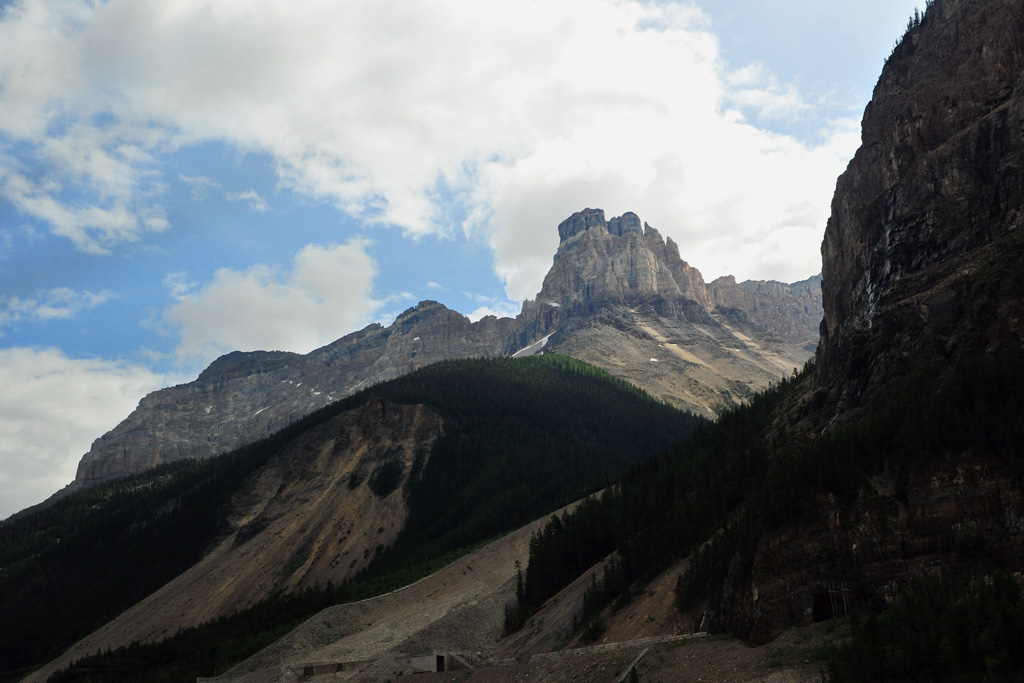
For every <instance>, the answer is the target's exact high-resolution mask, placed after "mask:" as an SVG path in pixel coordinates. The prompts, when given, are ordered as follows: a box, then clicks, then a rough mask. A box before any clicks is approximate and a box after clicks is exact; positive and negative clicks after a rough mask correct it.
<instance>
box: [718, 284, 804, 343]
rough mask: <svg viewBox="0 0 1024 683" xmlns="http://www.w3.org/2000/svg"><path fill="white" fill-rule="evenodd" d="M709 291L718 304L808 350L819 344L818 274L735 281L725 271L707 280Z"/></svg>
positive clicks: (719, 306)
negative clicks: (781, 279) (788, 279)
mask: <svg viewBox="0 0 1024 683" xmlns="http://www.w3.org/2000/svg"><path fill="white" fill-rule="evenodd" d="M708 294H709V295H710V296H711V300H712V302H713V303H714V305H715V306H716V307H718V308H731V309H735V310H737V311H742V312H743V313H745V314H746V316H747V317H748V318H749V319H750V321H751V322H753V323H755V324H757V325H760V326H761V327H763V328H765V329H766V330H770V331H771V332H773V333H774V334H776V335H778V336H779V337H781V338H782V339H784V340H786V341H788V342H791V343H793V344H798V345H800V346H802V347H803V348H805V349H807V350H808V351H814V350H815V349H816V348H818V329H819V326H820V324H821V275H815V276H814V277H810V278H807V279H806V280H801V281H800V282H794V283H793V284H791V285H790V284H786V283H784V282H776V281H774V280H768V281H765V280H746V281H745V282H740V283H738V284H737V282H736V278H734V277H733V276H731V275H726V276H725V277H720V278H718V279H717V280H714V281H713V282H711V283H709V284H708Z"/></svg>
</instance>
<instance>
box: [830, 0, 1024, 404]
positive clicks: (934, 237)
mask: <svg viewBox="0 0 1024 683" xmlns="http://www.w3.org/2000/svg"><path fill="white" fill-rule="evenodd" d="M1022 70H1024V6H1022V5H1021V4H1020V3H1018V2H1013V1H1012V0H985V1H983V2H970V3H968V2H960V1H955V0H945V1H943V0H939V1H937V2H936V3H935V4H934V5H933V6H932V7H931V8H930V9H929V10H928V12H927V13H926V15H925V18H924V20H923V21H922V22H921V24H920V25H919V26H917V27H915V28H912V29H911V30H910V31H909V32H908V33H907V35H906V36H904V38H903V40H902V41H901V42H900V43H899V45H898V46H897V48H896V49H895V50H894V52H893V55H892V56H891V57H890V58H889V60H888V62H887V63H886V65H885V68H884V69H883V71H882V75H881V77H880V78H879V81H878V85H877V86H876V87H875V91H874V95H873V98H872V100H871V102H870V104H869V105H868V107H867V109H866V110H865V113H864V119H863V124H862V131H863V132H862V138H863V139H862V145H861V148H860V149H859V150H858V152H857V154H856V156H855V157H854V159H853V161H851V163H850V165H849V167H848V169H847V171H846V172H845V173H844V174H843V175H842V176H841V177H840V179H839V181H838V183H837V186H836V193H835V197H834V199H833V202H832V216H831V218H830V219H829V222H828V225H827V227H826V230H825V238H824V241H823V242H822V247H821V253H822V262H823V283H822V303H823V309H824V321H823V323H822V326H821V345H820V348H819V351H818V373H819V386H820V387H821V389H822V391H823V392H824V393H825V394H826V395H827V397H828V400H829V401H830V402H831V403H832V404H838V403H839V402H841V401H845V402H846V403H847V404H850V403H851V402H853V401H855V400H856V399H857V397H858V396H859V395H860V394H861V393H862V392H863V391H865V390H866V389H870V388H871V387H873V386H880V385H881V384H882V383H883V382H884V380H885V378H886V377H887V376H889V375H892V374H893V373H898V372H899V371H900V365H901V364H902V363H903V361H902V358H905V357H906V356H907V354H913V355H919V354H927V355H929V356H933V357H940V358H941V357H946V358H949V357H952V356H953V355H956V354H958V353H961V352H964V351H968V350H971V349H977V350H984V349H994V348H998V347H1000V346H1003V345H1006V344H1018V345H1019V344H1020V343H1021V339H1022V336H1021V332H1022V330H1021V307H1020V301H1019V296H1017V294H1018V293H1019V287H1020V284H1019V280H1020V270H1021V260H1020V257H1019V255H1020V254H1021V253H1022V245H1024V241H1022V240H1024V237H1022V235H1021V230H1020V226H1021V222H1022V221H1024V215H1022V213H1021V205H1022V201H1024V144H1022V142H1024V139H1022V135H1024V99H1022V94H1024V93H1022V91H1024V73H1022Z"/></svg>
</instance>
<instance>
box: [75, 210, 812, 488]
mask: <svg viewBox="0 0 1024 683" xmlns="http://www.w3.org/2000/svg"><path fill="white" fill-rule="evenodd" d="M558 231H559V234H560V236H561V241H560V244H559V248H558V251H557V252H556V254H555V256H554V259H553V264H552V268H551V270H550V272H549V273H548V275H547V277H546V278H545V280H544V285H543V287H542V289H541V291H540V293H538V295H537V297H536V299H535V300H532V301H531V300H527V301H525V302H524V304H523V309H522V312H521V313H520V314H519V316H517V317H516V318H497V317H494V316H486V317H484V318H482V319H480V320H478V321H476V322H472V321H470V320H469V319H468V318H466V317H465V316H463V315H462V314H460V313H458V312H456V311H452V310H450V309H448V308H447V307H445V306H444V305H443V304H441V303H438V302H436V301H422V302H420V303H419V304H417V305H416V306H413V307H410V308H408V309H406V310H405V311H404V312H402V313H401V314H400V315H399V316H398V317H397V318H396V319H395V321H394V322H393V323H392V324H391V325H389V326H387V327H384V326H383V325H380V324H379V323H373V324H371V325H368V326H366V327H365V328H363V329H361V330H358V331H356V332H353V333H351V334H348V335H345V336H344V337H342V338H340V339H338V340H337V341H335V342H332V343H330V344H327V345H326V346H323V347H321V348H319V349H315V350H313V351H311V352H310V353H308V354H295V353H289V352H282V351H254V352H240V351H234V352H231V353H228V354H225V355H224V356H221V357H220V358H218V359H216V360H215V361H214V362H213V363H211V364H210V365H209V366H208V367H207V368H206V369H205V370H203V371H202V372H201V373H200V374H199V376H198V377H197V379H196V380H194V381H192V382H189V383H186V384H182V385H178V386H176V387H170V388H167V389H161V390H159V391H156V392H153V393H151V394H149V395H148V396H146V397H145V398H143V399H142V401H141V402H140V403H139V406H138V407H137V408H136V409H135V410H134V411H133V412H132V413H131V414H130V415H129V416H128V417H126V418H125V419H124V420H123V421H122V422H121V423H120V424H118V425H117V426H116V427H114V429H112V430H111V431H109V432H107V433H106V434H104V435H102V436H101V437H99V438H98V439H97V440H96V441H95V442H94V443H93V445H92V447H91V448H90V450H89V452H88V453H86V454H85V455H84V456H83V457H82V459H81V461H80V462H79V465H78V469H77V473H76V477H75V480H74V482H72V484H70V485H69V487H68V488H67V489H66V490H65V491H63V492H61V493H60V494H58V495H63V494H66V493H67V492H70V491H74V490H77V489H79V488H81V487H83V486H88V485H91V484H93V483H98V482H101V481H105V480H108V479H110V478H113V477H119V476H123V475H125V474H127V473H131V472H136V471H139V470H142V469H145V468H147V467H152V466H155V465H158V464H161V463H163V462H170V461H174V460H178V459H181V458H189V457H199V458H204V457H210V456H213V455H217V454H218V453H222V452H225V451H228V450H231V449H233V448H236V447H238V446H241V445H243V444H244V443H247V442H248V441H252V440H255V439H258V438H262V437H264V436H267V435H269V434H271V433H273V432H274V431H276V430H277V429H280V428H282V427H284V426H285V425H287V424H289V423H291V422H293V421H295V420H296V419H298V418H300V417H302V416H303V415H306V414H309V413H310V412H312V411H314V410H316V409H318V408H320V407H322V406H324V405H327V404H328V403H330V402H331V401H334V400H337V399H340V398H343V397H344V396H348V395H351V394H352V393H354V392H356V391H358V390H359V389H361V388H363V387H366V386H369V385H371V384H373V383H376V382H380V381H384V380H387V379H391V378H393V377H397V376H400V375H402V374H405V373H408V372H411V371H413V370H415V369H417V368H420V367H423V366H425V365H428V364H430V363H434V362H437V361H440V360H446V359H449V358H472V357H482V358H493V357H502V356H511V355H515V354H517V353H518V352H523V350H524V349H526V348H528V347H530V346H532V345H535V344H537V343H538V342H540V341H541V340H542V339H545V338H547V339H548V341H547V342H545V344H544V345H542V346H539V347H537V348H536V350H537V351H542V352H554V353H564V354H566V355H569V356H573V357H577V358H580V359H581V360H585V361H587V362H590V363H592V364H595V365H597V366H598V367H602V368H603V369H605V370H607V371H609V372H611V373H612V374H613V375H616V376H619V377H622V378H624V379H627V380H628V381H631V382H633V383H634V384H635V385H637V386H640V387H641V388H644V389H646V390H647V391H649V392H650V393H651V394H652V395H654V396H655V397H657V398H658V399H660V400H665V401H668V402H670V403H673V404H674V405H677V406H679V407H682V408H685V409H688V410H691V411H693V412H695V413H697V414H700V415H703V416H706V417H710V416H713V415H715V414H717V413H718V412H720V411H721V410H723V409H724V408H726V407H728V406H729V405H732V404H735V403H736V402H738V401H743V400H745V399H746V398H748V397H749V396H751V395H752V394H753V393H754V392H756V391H757V390H759V389H761V388H763V387H765V386H767V385H768V384H770V383H771V382H773V381H778V379H779V378H780V377H782V376H784V375H786V374H787V373H789V372H791V371H792V370H793V368H795V367H798V366H800V365H801V364H802V363H803V361H804V360H805V359H806V357H807V356H808V355H809V353H810V349H809V345H810V344H811V341H812V340H813V339H814V338H816V335H817V333H818V332H817V321H818V319H819V318H820V302H821V297H820V279H819V278H818V277H817V276H815V277H812V278H810V279H809V280H805V281H803V282H801V283H795V284H794V285H786V284H784V283H774V282H768V283H765V282H746V283H739V284H737V283H736V282H735V278H719V279H718V280H716V281H715V282H713V283H711V284H710V285H706V284H705V283H704V281H703V279H702V277H701V275H700V272H699V271H697V270H696V269H695V268H693V267H691V266H689V265H688V264H687V263H686V262H685V261H683V260H682V259H681V258H680V256H679V249H678V246H677V245H676V244H675V243H674V242H673V241H672V240H671V239H667V240H665V239H663V238H662V236H661V234H660V233H659V232H658V231H657V230H656V229H654V228H652V227H651V226H649V225H647V224H646V223H641V221H640V219H639V217H637V216H636V214H633V213H626V214H623V215H622V216H619V217H615V218H612V219H609V220H606V219H605V216H604V212H603V211H602V210H600V209H585V210H583V211H580V212H577V213H575V214H573V215H572V216H570V217H569V218H567V219H566V220H565V221H563V222H562V223H561V224H560V225H559V227H558ZM520 355H522V354H520Z"/></svg>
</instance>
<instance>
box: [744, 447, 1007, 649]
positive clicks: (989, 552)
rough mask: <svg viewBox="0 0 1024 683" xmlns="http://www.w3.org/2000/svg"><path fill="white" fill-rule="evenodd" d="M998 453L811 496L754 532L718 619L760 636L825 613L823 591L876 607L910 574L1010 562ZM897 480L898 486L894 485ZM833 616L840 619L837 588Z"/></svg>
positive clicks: (961, 457)
mask: <svg viewBox="0 0 1024 683" xmlns="http://www.w3.org/2000/svg"><path fill="white" fill-rule="evenodd" d="M1017 470H1018V468H1017V467H1016V466H1015V464H1013V463H1010V462H1007V461H1006V460H1005V459H1003V460H999V459H993V458H987V457H978V456H971V455H967V454H956V455H955V456H951V457H949V458H947V459H944V460H939V461H936V462H932V463H928V464H927V465H926V466H925V467H922V468H919V469H917V470H915V472H914V473H913V475H912V476H911V477H910V478H909V479H908V480H907V481H906V482H901V484H900V485H897V484H896V482H895V480H894V478H893V477H891V476H888V475H883V476H879V477H876V478H875V479H873V480H872V484H873V490H872V491H871V492H870V494H866V495H863V496H860V497H858V498H857V499H856V501H854V503H853V504H852V505H843V504H841V503H840V501H838V500H836V499H835V498H834V497H831V496H830V497H826V498H822V499H819V500H818V501H816V502H815V505H814V507H815V509H816V514H815V515H814V517H813V518H812V519H810V520H805V521H803V522H801V523H793V524H788V525H785V526H784V527H782V528H780V529H776V530H774V531H773V532H772V533H770V534H767V535H766V536H764V537H762V539H761V542H760V545H759V547H758V553H757V557H756V559H755V563H754V568H753V576H754V577H755V578H754V579H753V582H752V583H751V585H750V587H749V589H748V590H744V591H737V592H735V593H732V595H731V597H732V599H733V602H731V603H730V604H727V605H725V613H726V614H725V616H726V619H725V625H726V626H727V627H728V628H729V629H730V630H732V631H733V632H734V633H736V634H738V635H742V636H743V637H744V638H749V639H751V640H752V641H754V642H765V641H767V640H769V639H770V638H772V637H774V636H775V635H777V634H778V633H779V632H780V631H782V630H783V629H785V628H787V627H789V626H792V625H793V624H809V623H811V622H812V621H821V620H824V619H831V618H832V617H833V612H832V602H831V598H832V597H833V596H832V595H830V594H829V590H831V589H840V590H841V589H842V587H843V586H844V585H845V587H846V589H847V593H846V595H845V597H846V599H847V600H848V601H849V603H848V604H849V605H850V606H856V607H857V608H858V609H863V608H864V607H870V608H874V609H881V608H883V607H884V606H885V605H887V604H888V603H889V602H891V601H892V599H893V598H895V597H896V596H898V595H899V593H900V590H901V588H902V587H903V586H904V585H905V584H906V583H907V582H908V581H910V580H913V578H925V577H928V578H939V577H953V576H963V575H968V574H969V573H971V572H977V571H979V570H981V571H991V570H993V569H998V568H1006V567H1014V566H1016V565H1017V564H1018V562H1019V558H1020V557H1021V556H1022V555H1024V491H1022V490H1021V488H1020V487H1019V486H1015V485H1014V481H1015V479H1016V478H1017V476H1018V475H1017ZM902 486H905V487H906V488H905V490H901V487H902ZM835 597H836V599H837V600H838V604H837V607H836V609H837V611H838V612H837V613H836V615H835V616H837V617H843V616H845V615H846V611H845V609H844V607H843V603H842V601H843V599H844V595H843V594H842V593H836V594H835Z"/></svg>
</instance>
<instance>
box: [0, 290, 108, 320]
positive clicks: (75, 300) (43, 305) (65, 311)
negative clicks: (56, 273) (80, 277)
mask: <svg viewBox="0 0 1024 683" xmlns="http://www.w3.org/2000/svg"><path fill="white" fill-rule="evenodd" d="M113 297H114V294H113V292H111V291H109V290H103V291H101V292H90V291H82V292H77V291H75V290H72V289H69V288H67V287H56V288H54V289H51V290H49V291H46V292H41V293H39V294H38V295H36V296H35V297H34V298H31V299H22V298H20V297H16V296H11V297H2V296H0V327H2V326H3V325H8V324H11V323H14V322H17V321H19V320H22V319H24V318H35V319H37V320H52V319H55V318H61V319H63V318H74V317H75V316H77V315H78V314H79V313H81V312H82V311H87V310H89V309H92V308H95V307H96V306H99V305H101V304H105V303H106V302H108V301H110V300H111V299H112V298H113Z"/></svg>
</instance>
